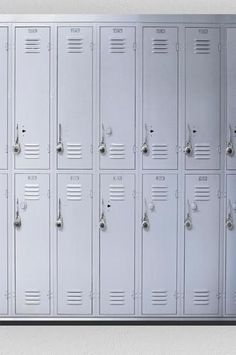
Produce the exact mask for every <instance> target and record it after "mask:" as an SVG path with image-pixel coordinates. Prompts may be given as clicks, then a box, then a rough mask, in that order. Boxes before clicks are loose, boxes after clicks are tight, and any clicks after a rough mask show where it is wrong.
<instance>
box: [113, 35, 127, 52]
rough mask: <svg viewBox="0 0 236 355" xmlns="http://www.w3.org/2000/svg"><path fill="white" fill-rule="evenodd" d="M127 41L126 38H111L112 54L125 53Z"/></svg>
mask: <svg viewBox="0 0 236 355" xmlns="http://www.w3.org/2000/svg"><path fill="white" fill-rule="evenodd" d="M125 50H126V39H125V38H111V39H110V44H109V52H110V53H125Z"/></svg>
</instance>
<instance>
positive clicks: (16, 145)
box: [13, 143, 21, 154]
mask: <svg viewBox="0 0 236 355" xmlns="http://www.w3.org/2000/svg"><path fill="white" fill-rule="evenodd" d="M20 151H21V147H20V143H15V144H14V145H13V152H14V153H15V154H20Z"/></svg>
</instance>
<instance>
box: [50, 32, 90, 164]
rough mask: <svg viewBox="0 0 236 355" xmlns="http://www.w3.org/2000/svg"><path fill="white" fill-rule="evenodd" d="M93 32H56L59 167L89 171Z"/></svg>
mask: <svg viewBox="0 0 236 355" xmlns="http://www.w3.org/2000/svg"><path fill="white" fill-rule="evenodd" d="M92 41H93V29H92V27H59V28H58V58H57V60H58V103H57V104H58V137H57V142H58V143H57V152H58V167H59V168H61V169H75V168H77V169H91V168H92V114H93V96H92V92H93V55H92V53H93V52H92V50H93V48H92Z"/></svg>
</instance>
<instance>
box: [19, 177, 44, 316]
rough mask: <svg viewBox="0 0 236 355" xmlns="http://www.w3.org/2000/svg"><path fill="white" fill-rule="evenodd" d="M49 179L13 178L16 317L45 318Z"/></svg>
mask: <svg viewBox="0 0 236 355" xmlns="http://www.w3.org/2000/svg"><path fill="white" fill-rule="evenodd" d="M49 213H50V211H49V176H48V175H47V174H16V176H15V221H14V223H15V258H16V259H15V267H16V313H17V314H35V315H36V314H48V313H49V311H50V306H49V299H50V285H49V274H50V271H49V259H50V256H49V250H50V234H49V220H50V214H49Z"/></svg>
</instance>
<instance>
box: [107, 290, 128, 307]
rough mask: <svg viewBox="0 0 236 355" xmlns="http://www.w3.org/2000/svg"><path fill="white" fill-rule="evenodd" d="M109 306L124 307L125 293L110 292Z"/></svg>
mask: <svg viewBox="0 0 236 355" xmlns="http://www.w3.org/2000/svg"><path fill="white" fill-rule="evenodd" d="M109 299H110V305H111V306H124V305H125V293H124V291H111V292H110V294H109Z"/></svg>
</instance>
